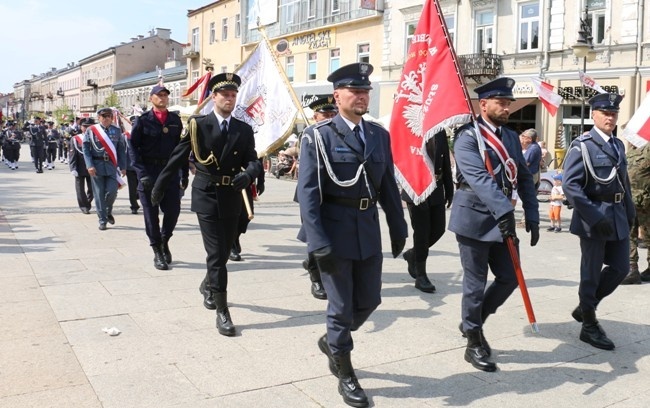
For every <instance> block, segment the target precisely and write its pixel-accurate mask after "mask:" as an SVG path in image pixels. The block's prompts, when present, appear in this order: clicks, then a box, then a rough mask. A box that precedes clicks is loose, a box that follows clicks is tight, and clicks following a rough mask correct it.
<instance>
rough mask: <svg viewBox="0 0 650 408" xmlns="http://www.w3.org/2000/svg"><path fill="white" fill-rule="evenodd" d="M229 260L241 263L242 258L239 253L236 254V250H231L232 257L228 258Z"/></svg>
mask: <svg viewBox="0 0 650 408" xmlns="http://www.w3.org/2000/svg"><path fill="white" fill-rule="evenodd" d="M228 259H230V260H231V261H235V262H239V261H241V256H240V255H239V254H238V253H237V252H235V250H234V249H232V250H230V255H229V256H228Z"/></svg>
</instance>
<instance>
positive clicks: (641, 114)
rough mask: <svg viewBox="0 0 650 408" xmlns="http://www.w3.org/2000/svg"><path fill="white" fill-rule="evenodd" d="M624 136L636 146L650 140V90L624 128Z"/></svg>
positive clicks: (640, 145)
mask: <svg viewBox="0 0 650 408" xmlns="http://www.w3.org/2000/svg"><path fill="white" fill-rule="evenodd" d="M623 137H624V138H626V139H627V140H628V141H629V142H630V143H632V144H633V145H634V146H636V147H643V146H644V145H645V144H646V143H648V142H650V92H649V93H647V94H646V95H645V98H644V99H643V102H641V106H639V108H638V109H637V110H636V112H634V116H632V119H630V121H629V122H628V123H627V126H625V129H623Z"/></svg>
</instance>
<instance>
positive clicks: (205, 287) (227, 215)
mask: <svg viewBox="0 0 650 408" xmlns="http://www.w3.org/2000/svg"><path fill="white" fill-rule="evenodd" d="M240 84H241V79H240V78H239V76H237V75H235V74H231V73H222V74H219V75H215V76H214V77H213V78H212V79H211V80H210V82H209V83H208V88H209V89H210V90H211V91H212V96H211V98H212V101H213V102H214V110H213V111H212V112H210V113H209V114H207V115H200V116H193V117H191V118H190V120H189V123H188V126H187V128H186V129H187V132H186V133H185V134H184V136H183V138H182V139H181V141H180V143H179V144H178V146H176V148H175V149H174V151H173V152H172V155H171V157H170V158H169V161H168V163H167V166H165V168H164V169H163V170H162V172H161V173H160V175H159V176H158V179H157V180H156V183H155V185H154V187H153V190H152V193H151V203H152V204H153V205H156V204H158V203H160V202H161V200H162V197H163V196H164V194H165V191H166V190H167V188H168V186H169V185H170V184H171V183H173V182H174V181H173V180H176V178H177V177H178V170H179V169H180V168H181V166H183V165H185V164H186V163H187V162H188V157H189V154H190V152H192V154H193V157H194V166H195V167H196V173H195V175H194V180H193V181H192V206H191V210H192V211H194V212H196V216H197V218H198V221H199V228H200V229H201V236H202V238H203V245H204V247H205V252H206V254H207V257H206V264H207V270H208V271H207V275H206V277H205V279H204V280H203V282H202V283H201V285H200V287H199V291H200V292H201V294H202V295H203V305H204V306H205V307H206V308H207V309H216V310H217V329H218V330H219V333H220V334H222V335H224V336H234V335H235V334H236V331H235V326H234V324H233V322H232V319H231V317H230V312H229V310H228V303H227V292H226V289H227V285H228V269H227V268H226V263H227V262H228V255H229V254H230V250H231V248H232V244H233V241H234V239H235V233H236V232H237V223H238V221H239V213H240V212H241V211H242V190H243V189H245V188H246V187H248V186H249V185H250V184H251V182H252V181H253V180H254V179H255V178H256V177H257V176H258V174H259V173H260V172H261V171H262V166H261V164H260V161H259V160H258V158H257V152H256V151H255V138H254V134H253V129H252V128H251V127H250V126H249V125H248V124H246V123H244V122H242V121H240V120H238V119H235V118H234V117H232V116H231V113H232V111H233V110H234V108H235V101H236V99H237V91H238V89H239V85H240Z"/></svg>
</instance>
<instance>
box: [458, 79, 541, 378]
mask: <svg viewBox="0 0 650 408" xmlns="http://www.w3.org/2000/svg"><path fill="white" fill-rule="evenodd" d="M514 85H515V81H514V80H513V79H512V78H499V79H495V80H494V81H491V82H488V83H487V84H485V85H481V86H480V87H478V88H476V89H475V92H476V93H477V94H478V97H479V106H480V112H479V116H478V118H477V119H476V121H477V122H478V125H479V126H482V127H484V129H486V135H487V136H484V135H477V134H476V130H475V124H473V123H470V124H467V125H464V126H462V127H461V128H460V129H458V131H457V132H456V137H455V143H454V155H455V156H454V157H455V159H456V166H457V167H456V168H457V170H458V171H457V173H456V178H457V180H458V189H457V190H456V193H455V194H454V201H453V204H452V208H451V214H450V217H449V226H448V228H449V230H450V231H452V232H454V233H455V234H456V241H458V248H459V251H460V261H461V265H462V267H463V298H462V323H461V326H460V330H461V332H462V333H463V335H464V336H466V337H467V348H466V349H465V360H466V361H467V362H469V363H470V364H472V365H473V366H474V367H475V368H477V369H479V370H483V371H495V370H496V369H497V366H496V364H495V363H494V362H492V361H491V360H490V355H491V349H490V346H489V344H488V343H487V340H486V339H485V336H484V334H483V324H484V323H485V320H486V319H487V318H488V316H489V315H491V314H493V313H495V312H496V311H497V309H498V308H499V307H500V306H501V305H502V304H503V303H504V302H505V301H506V300H507V299H508V297H509V296H510V295H511V294H512V292H513V291H514V290H515V288H516V287H517V278H516V275H515V270H514V266H513V263H512V259H511V257H510V253H509V251H508V246H507V243H506V240H507V239H510V238H512V239H514V240H515V242H518V240H517V233H516V222H515V214H514V208H513V206H512V203H511V201H510V200H511V197H512V192H513V190H514V188H515V187H516V188H517V192H518V193H519V197H520V198H521V200H522V202H523V208H524V213H525V224H526V231H529V232H530V233H531V240H530V245H531V246H535V245H536V244H537V241H538V240H539V208H538V203H537V199H536V191H535V185H534V183H533V176H532V175H531V174H530V171H528V166H527V165H526V160H525V159H524V156H523V154H522V152H521V144H520V143H519V137H518V135H517V134H516V133H515V132H514V131H512V130H510V129H508V128H507V127H506V126H505V125H506V124H507V123H508V118H509V116H510V103H511V102H512V101H514V100H515V98H514V96H513V94H512V88H513V87H514ZM488 136H489V139H486V137H488ZM483 149H485V153H487V155H488V160H489V163H490V164H491V166H492V169H493V172H492V173H493V175H491V174H490V172H489V171H488V169H487V168H486V163H485V161H484V157H485V155H484V150H483ZM497 151H499V153H500V154H497ZM506 164H514V165H513V166H506ZM488 268H489V269H490V271H491V272H492V274H493V275H494V276H495V279H494V281H493V282H492V283H491V284H490V286H489V287H488V288H487V289H486V287H485V286H486V282H487V278H488Z"/></svg>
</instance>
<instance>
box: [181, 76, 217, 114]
mask: <svg viewBox="0 0 650 408" xmlns="http://www.w3.org/2000/svg"><path fill="white" fill-rule="evenodd" d="M211 78H212V70H210V69H208V72H206V73H205V75H203V76H202V77H201V78H199V79H197V80H196V82H195V83H194V84H192V86H190V87H189V88H188V89H187V91H185V93H184V94H183V98H187V97H188V96H190V95H191V94H192V92H194V91H195V90H196V88H198V87H199V86H200V87H201V93H200V94H199V102H198V105H201V103H202V102H203V100H204V99H205V98H206V97H207V96H208V95H209V94H210V92H209V89H208V82H210V79H211Z"/></svg>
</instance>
